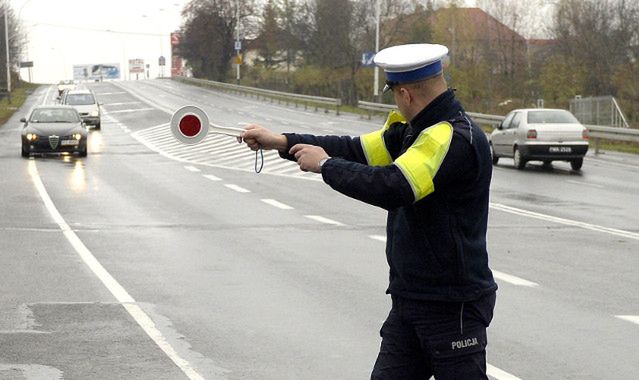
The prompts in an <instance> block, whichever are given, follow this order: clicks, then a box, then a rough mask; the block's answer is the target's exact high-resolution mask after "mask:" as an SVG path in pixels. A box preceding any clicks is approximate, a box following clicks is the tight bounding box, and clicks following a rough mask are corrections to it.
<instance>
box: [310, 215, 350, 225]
mask: <svg viewBox="0 0 639 380" xmlns="http://www.w3.org/2000/svg"><path fill="white" fill-rule="evenodd" d="M304 216H305V217H307V218H309V219H312V220H314V221H316V222H320V223H325V224H332V225H335V226H343V225H344V224H343V223H340V222H337V221H335V220H332V219H328V218H325V217H323V216H319V215H304Z"/></svg>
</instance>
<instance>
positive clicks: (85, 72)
mask: <svg viewBox="0 0 639 380" xmlns="http://www.w3.org/2000/svg"><path fill="white" fill-rule="evenodd" d="M73 79H74V80H103V79H120V64H119V63H106V64H105V63H94V64H86V65H73Z"/></svg>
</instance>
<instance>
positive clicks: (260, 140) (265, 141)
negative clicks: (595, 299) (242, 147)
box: [237, 124, 288, 151]
mask: <svg viewBox="0 0 639 380" xmlns="http://www.w3.org/2000/svg"><path fill="white" fill-rule="evenodd" d="M242 141H244V142H245V143H246V146H248V147H249V148H250V149H251V150H258V149H260V148H262V149H265V150H271V149H277V150H282V151H283V150H285V149H286V146H287V143H288V141H287V139H286V136H284V135H281V134H279V133H274V132H271V131H269V130H268V129H266V128H263V127H260V126H259V125H256V124H250V125H247V126H246V127H244V131H243V132H242V133H241V134H240V137H238V138H237V142H238V143H241V142H242Z"/></svg>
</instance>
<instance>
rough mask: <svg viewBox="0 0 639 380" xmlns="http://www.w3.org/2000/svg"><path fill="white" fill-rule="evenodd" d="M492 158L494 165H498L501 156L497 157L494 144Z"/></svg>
mask: <svg viewBox="0 0 639 380" xmlns="http://www.w3.org/2000/svg"><path fill="white" fill-rule="evenodd" d="M490 157H492V159H493V165H497V162H498V161H499V156H497V155H495V149H494V148H493V144H490Z"/></svg>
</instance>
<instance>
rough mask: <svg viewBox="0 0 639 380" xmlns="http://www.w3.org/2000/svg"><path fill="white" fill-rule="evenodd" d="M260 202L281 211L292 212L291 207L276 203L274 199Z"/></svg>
mask: <svg viewBox="0 0 639 380" xmlns="http://www.w3.org/2000/svg"><path fill="white" fill-rule="evenodd" d="M260 200H261V201H262V202H264V203H266V204H269V205H271V206H273V207H277V208H279V209H282V210H293V207H291V206H289V205H287V204H284V203H281V202H278V201H276V200H275V199H260Z"/></svg>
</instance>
